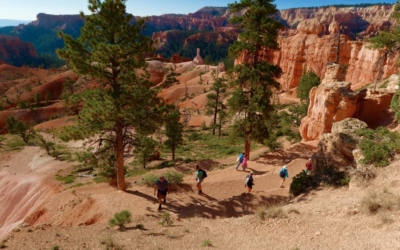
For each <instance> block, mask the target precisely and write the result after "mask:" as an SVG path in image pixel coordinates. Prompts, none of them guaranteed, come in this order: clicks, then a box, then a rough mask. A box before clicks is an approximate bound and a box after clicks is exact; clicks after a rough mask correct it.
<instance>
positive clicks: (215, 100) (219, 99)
mask: <svg viewBox="0 0 400 250" xmlns="http://www.w3.org/2000/svg"><path fill="white" fill-rule="evenodd" d="M216 74H217V73H213V78H214V83H213V85H212V86H211V88H210V91H212V92H211V93H210V94H208V95H207V104H206V114H207V115H212V116H213V126H212V134H213V135H215V128H216V127H217V126H219V127H220V125H222V124H219V125H217V118H219V121H220V122H219V123H222V122H223V118H224V114H223V113H224V112H225V110H226V106H225V104H224V103H223V98H224V94H225V93H226V89H227V88H228V84H227V83H226V82H227V79H226V78H219V77H218V76H217V75H216ZM219 131H221V129H219ZM219 136H221V133H219Z"/></svg>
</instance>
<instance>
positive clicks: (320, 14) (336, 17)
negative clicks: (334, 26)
mask: <svg viewBox="0 0 400 250" xmlns="http://www.w3.org/2000/svg"><path fill="white" fill-rule="evenodd" d="M392 13H393V5H376V6H370V7H364V8H361V7H345V8H339V7H333V6H332V7H323V8H303V9H287V10H282V11H280V12H279V13H278V14H277V18H278V19H281V20H283V21H285V22H286V23H287V24H288V25H289V26H290V27H292V28H295V27H296V26H297V25H298V24H300V23H301V22H303V21H304V20H307V19H316V20H318V22H320V23H321V25H322V28H323V30H322V32H323V34H327V33H328V29H329V25H330V24H331V23H332V22H334V21H337V22H338V23H340V25H341V26H342V27H343V32H344V33H345V34H346V35H348V36H350V37H351V38H352V39H353V40H354V39H355V38H356V37H357V36H360V37H365V36H370V35H375V34H376V32H377V31H378V30H383V29H385V28H388V27H390V26H392V25H393V24H394V20H393V19H391V18H390V17H391V15H392ZM321 35H322V34H321Z"/></svg>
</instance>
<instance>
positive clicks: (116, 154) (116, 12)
mask: <svg viewBox="0 0 400 250" xmlns="http://www.w3.org/2000/svg"><path fill="white" fill-rule="evenodd" d="M125 2H126V1H125V0H104V1H101V0H89V6H88V8H89V10H90V12H91V14H90V15H85V14H84V13H83V12H81V13H80V15H81V17H82V18H84V20H85V24H84V26H83V27H82V29H81V35H80V36H79V37H78V38H76V39H74V38H73V37H71V36H69V35H67V34H64V33H62V32H61V33H60V35H61V37H62V38H63V39H64V43H65V47H64V48H63V49H59V50H57V54H58V55H59V57H61V58H62V59H65V60H67V61H68V62H69V65H70V66H71V67H72V68H73V70H74V71H75V72H77V73H78V74H81V75H87V76H89V77H92V78H95V79H96V82H97V83H98V87H97V88H93V89H89V90H86V91H85V92H84V93H82V95H81V98H82V100H83V102H84V104H83V107H82V110H81V111H80V112H79V115H78V118H79V119H77V123H76V125H74V126H71V127H68V128H67V129H66V130H65V131H64V133H63V134H62V138H63V139H85V138H86V139H88V142H90V143H91V144H90V145H96V147H95V149H97V150H96V151H95V153H94V155H93V159H92V160H97V161H94V162H96V163H97V164H98V165H99V166H100V167H103V168H106V167H109V168H110V169H109V172H110V175H111V177H113V178H114V179H115V177H116V182H117V186H118V189H120V190H124V189H125V188H126V187H125V178H124V151H125V150H129V149H130V148H131V147H132V146H134V145H135V143H136V138H137V135H138V134H140V135H147V134H152V133H154V132H155V131H156V129H157V128H158V127H159V126H160V124H161V123H162V114H161V113H160V111H161V109H162V105H160V99H159V98H158V97H157V90H156V89H154V88H151V84H150V82H149V80H148V73H147V72H146V71H145V70H144V69H145V66H146V62H145V54H146V53H147V52H150V51H153V48H152V42H151V39H150V38H149V37H146V36H144V35H143V34H142V31H143V29H144V28H145V20H144V19H140V18H138V19H137V20H136V21H135V22H134V23H132V22H131V21H132V20H133V16H132V15H131V14H127V13H126V6H125ZM140 72H142V73H140ZM143 72H144V73H143ZM93 147H94V146H93ZM89 150H90V148H89Z"/></svg>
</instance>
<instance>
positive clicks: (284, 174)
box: [279, 165, 289, 188]
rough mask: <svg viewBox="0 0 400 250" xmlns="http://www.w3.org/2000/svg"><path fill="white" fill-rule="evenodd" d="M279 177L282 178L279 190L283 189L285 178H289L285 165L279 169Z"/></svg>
mask: <svg viewBox="0 0 400 250" xmlns="http://www.w3.org/2000/svg"><path fill="white" fill-rule="evenodd" d="M279 177H281V178H282V181H281V185H280V188H284V186H283V182H284V181H285V180H286V179H287V178H289V171H288V170H287V165H285V166H283V168H281V170H280V171H279Z"/></svg>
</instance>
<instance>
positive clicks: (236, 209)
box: [125, 190, 287, 219]
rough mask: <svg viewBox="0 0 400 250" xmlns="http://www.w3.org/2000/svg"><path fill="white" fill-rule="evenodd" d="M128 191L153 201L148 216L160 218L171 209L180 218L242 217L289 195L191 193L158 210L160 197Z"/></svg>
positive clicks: (284, 199) (168, 201)
mask: <svg viewBox="0 0 400 250" xmlns="http://www.w3.org/2000/svg"><path fill="white" fill-rule="evenodd" d="M125 192H126V193H129V194H132V195H135V196H138V197H141V198H144V199H147V200H148V201H150V202H153V204H154V207H152V206H148V207H147V208H146V210H147V211H148V214H147V215H148V216H152V217H154V218H158V216H159V213H157V212H163V211H169V212H172V213H174V214H176V215H177V216H178V217H179V218H194V217H202V218H207V219H215V218H229V217H242V216H244V215H249V214H254V212H255V210H256V209H257V208H258V207H260V206H267V207H268V206H270V205H275V204H279V203H281V202H283V201H286V200H287V196H280V195H268V196H266V195H259V194H257V195H256V194H246V193H243V194H241V195H236V196H232V197H231V198H227V199H223V200H217V199H215V198H214V197H212V196H209V195H207V194H202V195H197V194H196V195H194V196H191V195H189V196H188V197H186V198H185V201H181V200H176V198H175V199H174V200H171V199H168V197H167V204H166V205H163V206H162V210H157V207H158V205H157V204H158V199H157V198H156V197H155V196H151V195H148V194H145V193H142V192H139V191H132V190H127V191H125Z"/></svg>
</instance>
